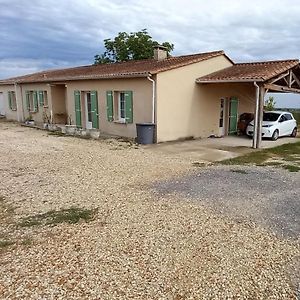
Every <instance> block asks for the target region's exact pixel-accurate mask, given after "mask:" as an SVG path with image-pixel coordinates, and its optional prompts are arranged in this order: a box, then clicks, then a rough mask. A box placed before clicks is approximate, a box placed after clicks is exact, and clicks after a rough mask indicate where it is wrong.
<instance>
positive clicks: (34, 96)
mask: <svg viewBox="0 0 300 300" xmlns="http://www.w3.org/2000/svg"><path fill="white" fill-rule="evenodd" d="M26 105H27V110H28V111H29V112H37V111H38V92H37V91H27V92H26Z"/></svg>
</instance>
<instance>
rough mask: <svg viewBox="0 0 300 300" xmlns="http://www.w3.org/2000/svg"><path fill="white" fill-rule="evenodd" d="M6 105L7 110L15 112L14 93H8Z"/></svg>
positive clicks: (15, 101) (15, 100)
mask: <svg viewBox="0 0 300 300" xmlns="http://www.w3.org/2000/svg"><path fill="white" fill-rule="evenodd" d="M8 105H9V109H11V110H17V99H16V93H15V92H14V91H9V92H8Z"/></svg>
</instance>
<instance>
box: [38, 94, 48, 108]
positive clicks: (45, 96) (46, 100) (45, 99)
mask: <svg viewBox="0 0 300 300" xmlns="http://www.w3.org/2000/svg"><path fill="white" fill-rule="evenodd" d="M43 96H44V104H43V107H45V108H47V107H49V103H48V93H47V91H43ZM40 97H41V95H40V93H39V92H38V105H39V106H40V103H41V102H40Z"/></svg>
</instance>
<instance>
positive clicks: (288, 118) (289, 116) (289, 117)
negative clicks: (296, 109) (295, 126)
mask: <svg viewBox="0 0 300 300" xmlns="http://www.w3.org/2000/svg"><path fill="white" fill-rule="evenodd" d="M284 117H285V118H286V120H292V116H291V115H290V114H284Z"/></svg>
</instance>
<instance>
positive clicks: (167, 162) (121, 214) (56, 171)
mask: <svg viewBox="0 0 300 300" xmlns="http://www.w3.org/2000/svg"><path fill="white" fill-rule="evenodd" d="M120 143H121V144H119V142H118V141H116V140H113V141H112V140H103V141H97V140H83V139H79V138H73V137H60V136H50V135H48V134H47V133H46V132H44V131H38V130H33V129H30V128H23V127H20V126H19V125H17V124H14V123H4V122H0V157H1V166H0V169H1V173H0V174H1V181H0V197H1V202H0V204H1V212H0V214H1V215H0V217H1V221H0V238H1V239H2V237H6V238H9V239H10V240H12V241H13V242H14V244H13V245H11V246H8V247H5V248H0V272H1V277H0V298H1V299H47V300H48V299H95V300H96V299H101V300H102V299H103V300H106V299H107V300H108V299H109V300H111V299H118V300H119V299H121V300H122V299H143V300H145V299H174V300H175V299H176V300H179V299H296V291H297V286H298V283H299V277H298V275H297V271H298V270H299V268H298V266H299V265H298V266H297V262H299V257H300V248H299V244H300V243H299V240H297V239H283V238H280V237H278V236H276V235H274V234H272V233H271V232H270V231H269V230H266V229H265V228H263V227H261V226H259V224H258V225H256V223H252V222H248V221H247V220H244V219H241V220H240V221H237V220H235V219H234V218H231V217H230V216H229V215H227V214H220V213H218V212H216V211H215V210H214V209H212V208H211V207H209V206H207V205H199V202H197V201H191V196H190V195H192V196H193V197H194V194H193V191H190V192H189V193H190V194H189V195H188V193H187V192H182V191H180V190H178V191H177V190H175V189H174V186H177V185H178V186H180V184H181V180H182V178H189V177H188V176H190V175H189V174H194V173H193V172H194V170H195V169H194V166H193V165H192V162H193V161H192V160H191V158H188V157H187V158H183V157H182V156H181V157H178V156H176V155H169V154H165V155H164V154H163V153H159V154H157V153H155V152H154V151H152V150H151V147H149V148H143V147H136V146H135V145H131V144H130V143H124V142H122V141H121V142H120ZM193 159H194V157H193ZM211 168H212V169H213V168H215V167H213V166H212V167H211ZM220 170H221V169H220ZM220 170H219V171H220ZM203 172H204V173H205V172H208V173H209V171H207V170H206V169H203ZM255 172H256V171H255ZM208 173H207V175H205V176H207V180H206V181H205V182H204V181H203V182H202V183H201V184H202V185H203V188H207V189H208V185H207V181H208V177H209V174H208ZM214 174H215V175H216V173H214ZM226 174H227V175H229V174H231V173H226ZM232 174H233V176H237V175H238V174H236V173H232ZM285 174H287V173H285ZM185 176H187V177H185ZM193 176H194V175H193ZM274 176H275V175H274ZM287 178H288V177H287ZM210 179H211V180H214V178H210ZM190 180H192V178H191V179H190ZM232 180H234V179H233V178H232ZM236 180H237V182H239V178H236ZM166 182H169V183H171V182H172V183H173V184H170V185H168V186H166V185H165V184H166ZM160 183H162V184H163V185H165V188H164V194H163V195H162V194H161V193H158V192H157V191H156V192H155V190H154V189H153V187H154V186H157V185H158V184H160ZM219 183H220V182H219ZM220 184H221V185H220V186H222V182H221V183H220ZM286 187H289V183H287V185H286ZM237 188H239V187H237ZM266 189H267V187H266ZM256 192H257V193H260V192H259V191H258V190H254V191H253V194H255V193H256ZM267 192H268V193H270V190H269V189H268V191H267ZM206 193H207V197H209V195H210V194H209V192H206ZM232 195H234V193H232ZM2 197H3V198H2ZM203 198H204V197H203ZM212 201H214V200H212ZM72 206H73V207H82V208H89V209H90V208H97V209H98V214H97V217H96V219H95V220H94V221H92V222H89V223H85V222H80V223H77V224H65V223H62V224H59V225H57V226H32V227H28V228H20V227H17V226H16V223H17V222H18V221H19V220H20V218H23V217H26V216H31V215H35V214H38V213H45V212H47V211H50V210H59V209H66V208H70V207H72ZM28 240H29V241H31V242H30V243H29V242H28V243H25V242H24V241H28Z"/></svg>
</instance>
